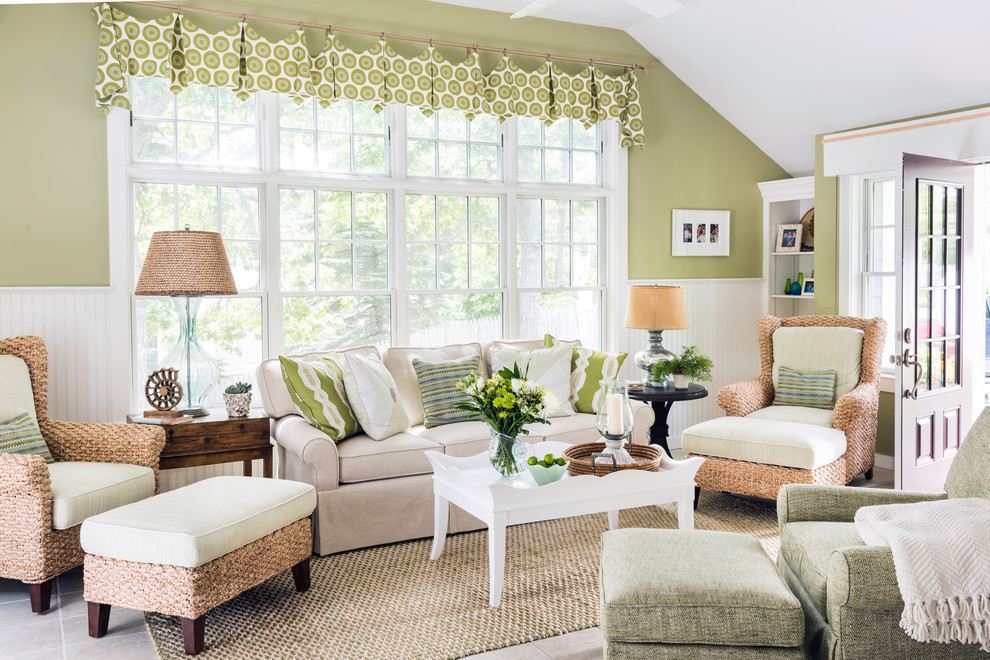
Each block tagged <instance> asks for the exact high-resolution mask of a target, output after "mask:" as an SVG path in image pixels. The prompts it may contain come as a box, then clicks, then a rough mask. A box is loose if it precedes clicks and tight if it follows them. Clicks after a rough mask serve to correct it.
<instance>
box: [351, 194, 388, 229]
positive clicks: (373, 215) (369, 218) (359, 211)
mask: <svg viewBox="0 0 990 660" xmlns="http://www.w3.org/2000/svg"><path fill="white" fill-rule="evenodd" d="M387 223H388V197H387V196H386V195H385V193H354V238H357V239H366V240H375V239H381V240H384V239H386V238H387V237H388V230H387Z"/></svg>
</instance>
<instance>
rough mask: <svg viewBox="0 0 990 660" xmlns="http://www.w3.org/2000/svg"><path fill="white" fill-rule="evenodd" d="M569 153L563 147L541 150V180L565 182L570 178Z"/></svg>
mask: <svg viewBox="0 0 990 660" xmlns="http://www.w3.org/2000/svg"><path fill="white" fill-rule="evenodd" d="M570 153H571V152H569V151H565V150H563V149H545V150H544V151H543V167H544V168H545V170H544V173H543V180H544V181H549V182H551V183H567V181H568V180H569V178H570V158H569V156H570Z"/></svg>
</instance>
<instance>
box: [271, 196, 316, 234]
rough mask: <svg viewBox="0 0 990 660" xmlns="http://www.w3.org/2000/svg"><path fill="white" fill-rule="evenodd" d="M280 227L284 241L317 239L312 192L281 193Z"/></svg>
mask: <svg viewBox="0 0 990 660" xmlns="http://www.w3.org/2000/svg"><path fill="white" fill-rule="evenodd" d="M279 227H280V232H281V237H282V238H283V239H285V238H306V239H312V238H315V237H316V236H315V231H316V223H315V221H314V219H313V191H312V190H291V189H287V188H283V189H282V190H280V191H279Z"/></svg>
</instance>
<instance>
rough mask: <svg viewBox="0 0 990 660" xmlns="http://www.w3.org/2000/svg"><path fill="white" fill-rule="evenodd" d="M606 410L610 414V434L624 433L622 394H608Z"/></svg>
mask: <svg viewBox="0 0 990 660" xmlns="http://www.w3.org/2000/svg"><path fill="white" fill-rule="evenodd" d="M605 412H606V413H607V414H608V427H607V428H608V434H609V435H622V395H621V394H608V395H606V397H605Z"/></svg>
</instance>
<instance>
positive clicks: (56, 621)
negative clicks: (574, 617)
mask: <svg viewBox="0 0 990 660" xmlns="http://www.w3.org/2000/svg"><path fill="white" fill-rule="evenodd" d="M893 482H894V473H893V470H885V469H883V468H876V470H875V474H874V479H873V482H872V483H871V482H868V481H866V480H864V479H862V478H859V479H856V480H855V481H853V483H852V484H850V485H853V486H873V487H879V488H892V487H893ZM157 657H158V656H157V654H156V653H155V647H154V644H152V643H151V635H150V634H149V633H148V630H147V628H145V626H144V619H143V618H142V616H141V613H140V612H136V611H134V610H125V609H121V608H113V610H112V611H111V613H110V627H109V630H108V631H107V636H106V637H104V638H102V639H94V638H92V637H90V636H89V633H88V626H87V616H86V603H85V602H84V601H83V598H82V569H81V568H78V569H75V570H73V571H69V572H68V573H65V574H63V575H61V576H59V577H58V578H57V579H56V583H55V588H54V589H52V609H50V610H49V611H48V612H46V613H45V614H34V613H32V612H31V605H30V603H29V602H28V592H27V587H25V586H24V585H22V584H21V583H20V582H14V581H13V580H3V579H0V658H4V659H5V660H56V659H58V658H62V659H64V660H77V659H78V660H86V659H89V658H92V659H98V660H154V659H156V658H157ZM601 657H602V633H601V631H600V630H599V629H598V628H590V629H588V630H579V631H578V632H573V633H570V634H567V635H560V636H558V637H552V638H550V639H541V640H538V641H535V642H529V643H528V644H520V645H518V646H510V647H508V648H504V649H498V650H497V651H489V652H487V653H481V654H479V655H474V656H471V657H470V658H469V659H468V660H545V659H546V658H552V659H553V660H590V659H592V658H601Z"/></svg>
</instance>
